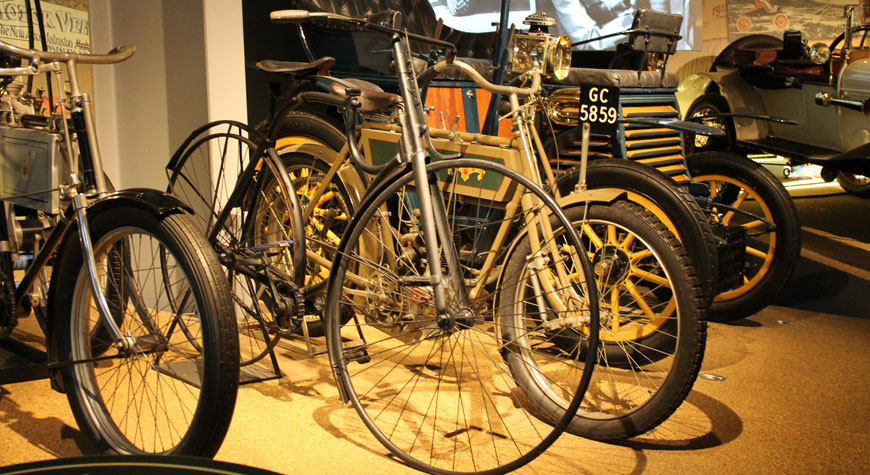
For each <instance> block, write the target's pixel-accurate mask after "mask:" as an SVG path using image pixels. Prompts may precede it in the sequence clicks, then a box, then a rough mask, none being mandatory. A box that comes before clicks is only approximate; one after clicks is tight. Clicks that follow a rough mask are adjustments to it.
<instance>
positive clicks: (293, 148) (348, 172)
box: [276, 140, 366, 209]
mask: <svg viewBox="0 0 870 475" xmlns="http://www.w3.org/2000/svg"><path fill="white" fill-rule="evenodd" d="M276 151H277V152H278V154H279V155H283V154H286V153H297V152H298V153H303V154H306V155H311V156H314V157H317V158H318V159H320V160H321V161H323V162H324V163H327V164H330V165H331V164H333V163H335V161H336V160H338V152H336V151H335V150H332V149H331V148H329V147H326V146H324V145H320V144H315V143H310V142H308V143H306V142H302V143H293V144H292V145H287V146H282V143H281V141H280V140H279V141H278V144H277V147H276ZM337 175H338V178H339V179H340V180H341V183H343V184H344V189H345V191H347V195H348V198H350V201H351V205H352V206H353V209H358V206H359V203H360V201H362V197H363V194H365V191H366V187H365V185H364V184H363V181H362V179H361V178H360V176H359V173H357V171H356V169H355V168H354V167H353V165H352V164H351V163H350V162H348V164H347V165H342V167H341V168H339V169H338V172H337Z"/></svg>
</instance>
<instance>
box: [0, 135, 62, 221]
mask: <svg viewBox="0 0 870 475" xmlns="http://www.w3.org/2000/svg"><path fill="white" fill-rule="evenodd" d="M61 139H62V138H61V136H60V134H55V133H50V132H45V131H41V130H32V129H24V128H13V127H6V126H0V164H2V168H0V173H2V175H0V199H2V200H3V201H7V202H10V203H14V204H17V205H20V206H25V207H27V208H33V209H37V210H41V211H45V212H46V213H51V214H57V213H59V212H60V192H59V191H58V187H59V185H60V184H61V183H63V182H64V180H65V179H66V178H65V177H67V176H68V175H69V171H68V170H67V168H68V166H67V165H66V162H65V161H64V160H63V159H62V158H63V155H62V153H61V150H60V145H61ZM49 190H52V191H49Z"/></svg>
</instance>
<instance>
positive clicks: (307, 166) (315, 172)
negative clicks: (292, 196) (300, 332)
mask: <svg viewBox="0 0 870 475" xmlns="http://www.w3.org/2000/svg"><path fill="white" fill-rule="evenodd" d="M281 158H282V160H283V162H284V166H285V167H286V170H287V174H288V175H289V176H290V180H291V181H292V182H293V187H294V188H295V189H296V193H297V195H298V196H299V201H300V205H301V206H302V208H303V209H304V208H305V207H307V206H309V205H310V204H311V198H313V196H312V195H313V194H314V193H315V192H316V189H317V187H318V186H319V185H320V184H321V183H322V182H323V180H324V179H325V175H326V172H327V171H328V169H329V165H328V164H327V163H326V162H324V161H323V160H321V159H320V158H319V157H316V156H311V155H307V154H302V153H284V154H282V155H281ZM327 186H328V188H327V189H326V191H325V192H324V193H323V195H322V196H321V197H320V199H318V200H317V202H316V203H315V204H314V208H313V211H312V213H311V216H310V217H309V218H308V221H307V222H306V223H305V235H306V238H307V243H306V252H307V253H308V256H309V258H308V260H307V262H306V270H305V275H306V278H307V281H306V283H307V285H316V284H318V283H320V282H325V281H326V280H327V279H328V278H329V267H330V266H329V265H328V264H326V263H327V262H332V260H333V257H335V249H337V248H338V244H339V242H340V241H341V236H342V235H343V234H344V232H345V230H346V228H347V223H348V222H349V221H350V216H351V215H352V214H353V204H352V202H351V199H350V196H349V195H348V193H347V190H346V188H345V186H344V183H342V181H341V179H340V178H339V177H338V176H336V177H335V178H333V180H332V182H331V183H329V185H327ZM312 254H315V255H317V256H318V257H319V258H320V259H315V258H312V257H311V255H312ZM324 294H325V292H321V293H319V294H317V295H313V296H310V297H309V298H306V302H305V306H306V310H305V319H306V324H307V325H308V334H309V335H310V336H323V335H324V325H323V320H322V315H323V305H324V298H325V296H324Z"/></svg>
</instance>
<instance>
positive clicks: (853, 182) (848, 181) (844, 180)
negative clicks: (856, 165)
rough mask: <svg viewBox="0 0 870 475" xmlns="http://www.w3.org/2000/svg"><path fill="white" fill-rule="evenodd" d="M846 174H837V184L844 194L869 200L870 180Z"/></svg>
mask: <svg viewBox="0 0 870 475" xmlns="http://www.w3.org/2000/svg"><path fill="white" fill-rule="evenodd" d="M858 177H861V175H855V174H852V173H847V172H837V183H839V184H840V186H841V187H842V188H843V189H844V190H846V193H849V194H850V195H855V196H858V197H861V198H870V179H868V178H865V177H861V178H858Z"/></svg>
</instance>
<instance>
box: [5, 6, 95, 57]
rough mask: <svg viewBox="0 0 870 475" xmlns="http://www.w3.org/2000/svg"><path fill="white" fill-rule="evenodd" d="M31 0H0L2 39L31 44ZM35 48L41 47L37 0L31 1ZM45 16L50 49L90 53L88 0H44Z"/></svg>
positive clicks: (18, 44) (24, 44) (19, 43)
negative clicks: (28, 16)
mask: <svg viewBox="0 0 870 475" xmlns="http://www.w3.org/2000/svg"><path fill="white" fill-rule="evenodd" d="M27 2H28V0H0V40H3V41H6V42H8V43H12V44H14V45H16V46H21V47H24V48H26V47H28V46H29V38H30V33H29V28H28V24H27ZM30 4H31V15H32V17H33V29H34V32H35V33H36V34H35V35H34V47H35V49H42V39H41V38H40V36H39V27H38V23H37V18H38V17H37V12H36V7H35V2H33V1H32V0H30ZM41 5H42V17H43V20H44V22H45V35H46V37H47V38H48V50H49V51H69V52H75V53H90V51H91V32H90V21H89V17H88V1H87V0H53V1H51V0H43V1H42V2H41Z"/></svg>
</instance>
